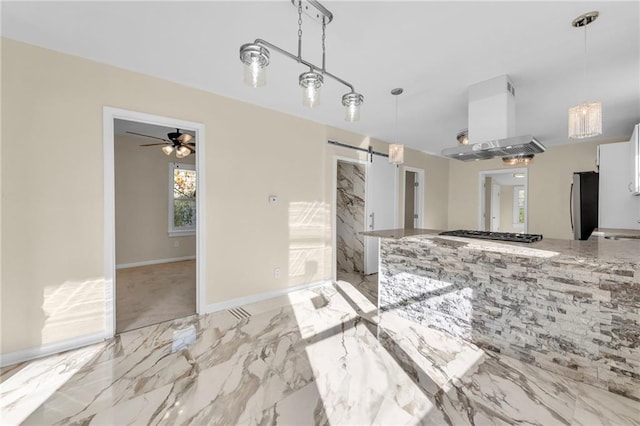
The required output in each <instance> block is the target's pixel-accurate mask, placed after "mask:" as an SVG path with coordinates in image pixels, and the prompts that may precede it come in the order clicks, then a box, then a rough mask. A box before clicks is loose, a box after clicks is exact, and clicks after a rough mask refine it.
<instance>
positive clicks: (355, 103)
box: [342, 92, 364, 123]
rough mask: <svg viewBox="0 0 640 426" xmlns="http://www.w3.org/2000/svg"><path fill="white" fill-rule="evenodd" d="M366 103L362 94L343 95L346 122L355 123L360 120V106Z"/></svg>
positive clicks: (350, 93)
mask: <svg viewBox="0 0 640 426" xmlns="http://www.w3.org/2000/svg"><path fill="white" fill-rule="evenodd" d="M363 101H364V96H362V95H361V94H360V93H355V92H349V93H345V94H344V95H342V105H344V106H345V115H344V119H345V121H348V122H349V123H354V122H356V121H358V120H360V105H362V102H363Z"/></svg>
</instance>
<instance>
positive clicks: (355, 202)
mask: <svg viewBox="0 0 640 426" xmlns="http://www.w3.org/2000/svg"><path fill="white" fill-rule="evenodd" d="M337 173H338V176H337V188H336V189H337V204H336V249H337V252H336V259H337V264H338V271H342V272H364V239H363V237H362V235H360V232H362V231H364V218H365V211H364V196H365V186H364V185H365V167H364V165H363V164H356V163H349V162H345V161H338V170H337Z"/></svg>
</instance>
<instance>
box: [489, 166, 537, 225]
mask: <svg viewBox="0 0 640 426" xmlns="http://www.w3.org/2000/svg"><path fill="white" fill-rule="evenodd" d="M479 183H480V186H479V193H478V199H479V201H480V202H479V206H480V208H479V218H478V224H479V226H478V229H479V230H481V231H491V232H509V233H525V232H527V201H528V196H527V169H526V168H517V169H505V170H492V171H482V172H480V175H479Z"/></svg>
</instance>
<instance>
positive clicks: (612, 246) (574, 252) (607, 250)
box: [362, 229, 640, 264]
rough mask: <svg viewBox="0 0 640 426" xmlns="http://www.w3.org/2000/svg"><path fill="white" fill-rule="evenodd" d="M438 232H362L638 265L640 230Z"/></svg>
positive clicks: (412, 230) (372, 235)
mask: <svg viewBox="0 0 640 426" xmlns="http://www.w3.org/2000/svg"><path fill="white" fill-rule="evenodd" d="M612 231H613V232H612ZM440 232H441V231H439V230H434V229H386V230H380V231H373V232H363V233H362V235H364V236H369V237H379V238H384V239H401V238H407V239H412V240H416V239H417V240H421V239H433V238H440V239H446V240H451V241H458V242H460V243H464V244H466V245H467V246H468V248H473V249H478V250H486V251H495V252H500V253H508V254H514V255H523V256H532V257H554V256H558V255H563V256H571V257H578V258H590V259H600V260H608V261H624V262H632V263H637V264H640V238H638V237H640V231H634V230H619V229H616V230H612V229H600V230H598V229H596V231H594V234H592V236H591V237H590V238H589V239H588V240H563V239H555V238H544V239H543V240H541V241H537V242H535V243H519V242H511V241H494V240H482V239H475V238H463V237H452V236H443V235H439V233H440ZM634 232H637V234H634ZM635 235H637V236H638V237H636V236H635ZM611 236H620V238H619V239H615V238H610V237H611Z"/></svg>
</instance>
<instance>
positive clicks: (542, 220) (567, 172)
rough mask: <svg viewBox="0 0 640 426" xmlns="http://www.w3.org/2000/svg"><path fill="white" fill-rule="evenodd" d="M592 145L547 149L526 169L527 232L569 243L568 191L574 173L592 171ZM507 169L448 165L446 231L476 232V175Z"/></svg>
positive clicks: (494, 164) (496, 163) (497, 164)
mask: <svg viewBox="0 0 640 426" xmlns="http://www.w3.org/2000/svg"><path fill="white" fill-rule="evenodd" d="M596 147H597V143H595V142H581V143H572V144H570V145H562V146H557V147H549V148H548V149H547V151H546V152H544V153H542V154H538V155H536V157H535V159H534V161H533V162H532V163H531V164H530V165H529V166H528V183H529V188H528V197H529V199H528V212H527V213H528V217H527V219H528V222H529V223H528V225H529V227H528V230H527V232H529V233H535V234H543V235H544V236H545V237H546V238H566V239H572V238H573V234H572V233H571V222H570V218H569V188H570V185H571V180H572V174H573V172H579V171H588V170H595V167H596ZM504 168H507V167H505V166H503V165H502V160H501V159H492V160H483V161H471V162H462V161H455V160H451V163H450V165H449V228H451V229H477V228H478V208H479V207H478V179H479V177H478V174H479V172H480V171H482V170H497V169H504Z"/></svg>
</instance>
